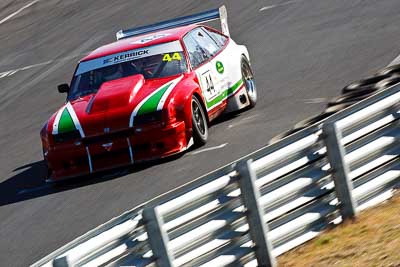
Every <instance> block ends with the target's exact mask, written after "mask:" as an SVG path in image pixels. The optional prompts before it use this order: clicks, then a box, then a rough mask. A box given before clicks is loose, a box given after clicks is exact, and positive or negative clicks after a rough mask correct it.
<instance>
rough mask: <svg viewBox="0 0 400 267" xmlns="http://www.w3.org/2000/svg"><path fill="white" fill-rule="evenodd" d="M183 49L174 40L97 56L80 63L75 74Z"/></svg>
mask: <svg viewBox="0 0 400 267" xmlns="http://www.w3.org/2000/svg"><path fill="white" fill-rule="evenodd" d="M180 51H183V49H182V46H181V44H180V42H179V41H174V42H170V43H165V44H160V45H155V46H149V47H142V48H139V49H135V50H129V51H125V52H121V53H117V54H112V55H109V56H106V57H101V58H96V59H92V60H89V61H84V62H81V63H80V64H79V67H78V69H77V70H76V73H75V76H78V75H80V74H82V73H85V72H88V71H91V70H95V69H100V68H103V67H106V66H111V65H114V64H118V63H121V62H126V61H131V60H134V59H138V58H143V57H149V56H154V55H159V54H165V53H171V52H180Z"/></svg>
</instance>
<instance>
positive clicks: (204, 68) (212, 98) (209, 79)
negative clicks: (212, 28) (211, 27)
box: [183, 27, 226, 111]
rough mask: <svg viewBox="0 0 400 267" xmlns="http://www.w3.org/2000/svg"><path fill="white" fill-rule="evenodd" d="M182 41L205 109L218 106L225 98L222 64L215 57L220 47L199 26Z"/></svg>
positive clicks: (208, 109)
mask: <svg viewBox="0 0 400 267" xmlns="http://www.w3.org/2000/svg"><path fill="white" fill-rule="evenodd" d="M183 42H184V44H185V47H186V50H187V53H188V56H189V60H190V63H191V65H192V68H193V70H194V72H195V73H196V75H197V77H198V80H199V83H200V87H201V90H202V92H203V95H204V98H205V102H206V103H205V104H206V107H207V111H211V110H213V109H216V108H218V107H219V106H221V104H223V100H224V98H225V99H226V96H225V87H226V75H225V73H224V71H223V69H221V68H223V66H221V65H219V64H220V63H217V61H218V59H217V58H218V57H215V56H216V55H217V54H218V52H219V51H220V49H221V47H219V46H218V44H217V43H216V41H215V40H213V39H212V38H211V36H210V35H209V34H207V33H206V32H205V31H204V29H202V28H201V27H198V28H195V29H193V30H192V31H191V32H189V33H188V34H187V35H186V36H185V37H184V38H183ZM217 65H218V66H219V68H218V67H216V66H217Z"/></svg>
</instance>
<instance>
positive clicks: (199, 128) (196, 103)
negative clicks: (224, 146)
mask: <svg viewBox="0 0 400 267" xmlns="http://www.w3.org/2000/svg"><path fill="white" fill-rule="evenodd" d="M191 107H192V129H193V141H194V144H195V146H202V145H204V144H205V143H207V139H208V124H207V118H206V115H205V111H204V108H203V106H202V105H201V103H200V100H199V99H198V98H197V97H196V96H192V103H191Z"/></svg>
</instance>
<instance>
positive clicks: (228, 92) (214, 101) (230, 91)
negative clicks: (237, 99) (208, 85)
mask: <svg viewBox="0 0 400 267" xmlns="http://www.w3.org/2000/svg"><path fill="white" fill-rule="evenodd" d="M242 84H243V80H242V79H240V80H239V81H237V82H236V83H235V84H234V85H233V86H232V87H230V88H228V89H227V90H224V91H223V92H222V93H221V94H219V95H218V96H216V97H215V98H214V99H212V100H211V101H210V102H208V101H206V102H207V108H210V107H212V106H214V105H215V104H217V103H219V102H221V101H222V100H224V99H225V98H226V97H227V96H228V95H231V94H234V93H235V92H236V91H237V90H238V89H239V87H240V86H241V85H242Z"/></svg>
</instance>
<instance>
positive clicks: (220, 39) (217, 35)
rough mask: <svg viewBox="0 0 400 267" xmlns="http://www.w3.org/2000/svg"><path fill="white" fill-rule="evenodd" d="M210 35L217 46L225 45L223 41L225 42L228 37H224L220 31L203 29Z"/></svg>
mask: <svg viewBox="0 0 400 267" xmlns="http://www.w3.org/2000/svg"><path fill="white" fill-rule="evenodd" d="M204 30H205V31H206V32H207V33H208V34H209V35H210V36H211V38H212V39H213V40H214V41H215V42H216V43H217V44H218V47H219V48H222V47H223V46H224V45H225V43H226V41H227V40H228V38H227V37H225V36H224V35H221V34H220V33H218V32H215V31H212V30H209V29H204Z"/></svg>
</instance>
